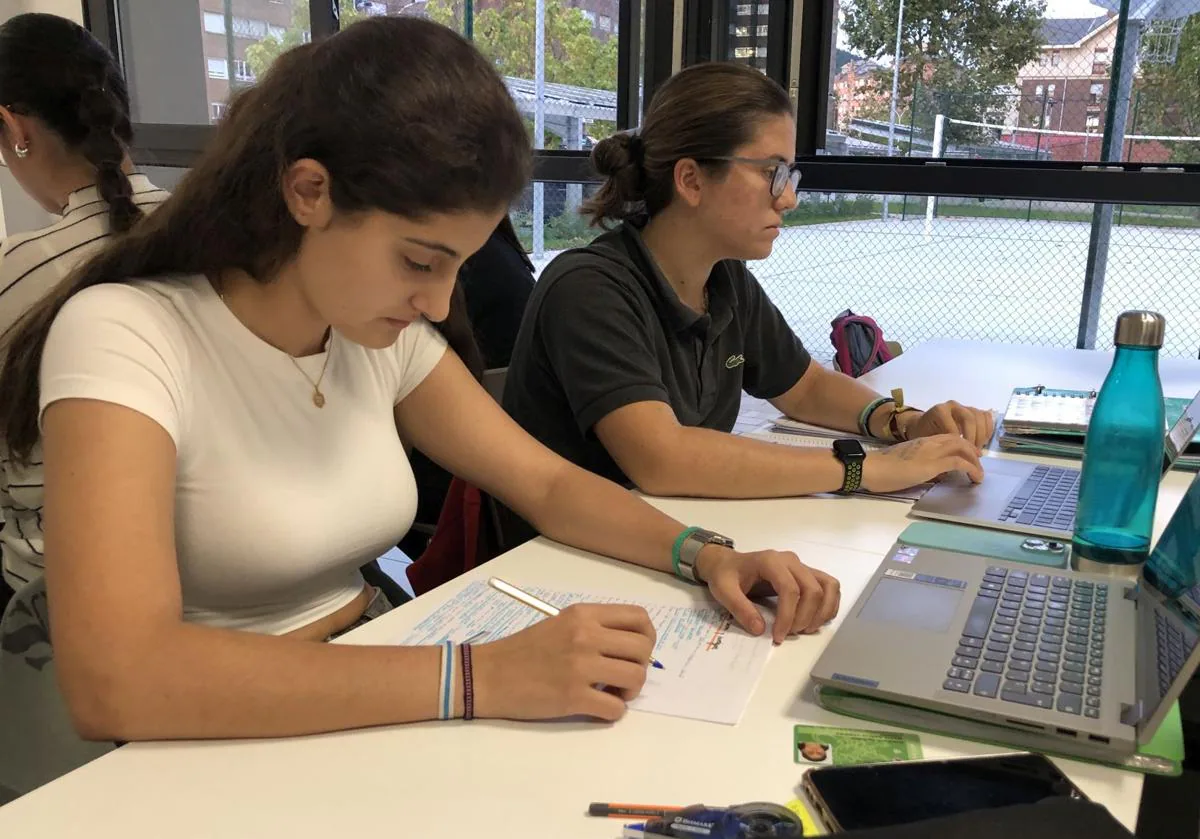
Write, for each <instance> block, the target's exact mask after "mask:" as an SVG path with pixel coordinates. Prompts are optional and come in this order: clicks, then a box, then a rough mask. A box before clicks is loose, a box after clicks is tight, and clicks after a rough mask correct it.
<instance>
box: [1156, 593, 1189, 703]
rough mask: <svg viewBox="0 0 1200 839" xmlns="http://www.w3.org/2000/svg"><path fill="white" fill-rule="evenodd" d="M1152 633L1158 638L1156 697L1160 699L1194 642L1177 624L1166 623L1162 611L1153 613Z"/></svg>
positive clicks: (1185, 659) (1181, 666)
mask: <svg viewBox="0 0 1200 839" xmlns="http://www.w3.org/2000/svg"><path fill="white" fill-rule="evenodd" d="M1154 635H1155V637H1156V638H1157V640H1158V697H1159V699H1161V698H1162V697H1164V696H1166V695H1167V690H1169V689H1170V687H1171V682H1173V681H1175V677H1176V676H1178V675H1179V671H1180V670H1182V669H1183V663H1184V662H1185V661H1187V657H1188V656H1189V655H1191V654H1192V650H1193V649H1195V647H1196V642H1195V641H1189V640H1188V639H1187V638H1186V637H1184V634H1183V633H1182V632H1180V631H1179V628H1178V627H1177V626H1175V625H1174V624H1171V623H1168V622H1167V619H1166V618H1164V617H1163V615H1162V612H1155V613H1154Z"/></svg>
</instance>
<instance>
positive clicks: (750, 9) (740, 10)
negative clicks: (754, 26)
mask: <svg viewBox="0 0 1200 839" xmlns="http://www.w3.org/2000/svg"><path fill="white" fill-rule="evenodd" d="M736 11H737V15H738V17H749V16H750V15H752V14H754V6H752V5H750V4H742V5H739V6H738V7H737V9H736ZM770 11H771V7H770V6H769V5H767V4H766V3H760V4H759V6H758V14H760V15H763V16H764V17H765V16H766V15H767V14H769V13H770Z"/></svg>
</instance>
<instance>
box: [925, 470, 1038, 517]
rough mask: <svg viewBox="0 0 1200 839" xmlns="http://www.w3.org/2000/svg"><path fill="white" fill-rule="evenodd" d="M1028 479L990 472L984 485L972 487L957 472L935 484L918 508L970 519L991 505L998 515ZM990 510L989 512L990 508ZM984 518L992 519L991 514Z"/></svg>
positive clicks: (1025, 476) (961, 474)
mask: <svg viewBox="0 0 1200 839" xmlns="http://www.w3.org/2000/svg"><path fill="white" fill-rule="evenodd" d="M1028 477H1029V476H1028V474H1026V475H1024V476H1022V477H1016V476H1013V475H1005V474H1003V473H1000V474H992V473H990V472H989V473H988V475H987V477H986V478H984V481H983V483H981V484H973V483H971V481H970V479H969V478H967V476H966V475H964V474H963V473H961V472H954V473H951V474H950V475H947V476H946V477H945V478H943V479H942V480H941V481H939V482H938V483H937V484H935V485H934V486H933V489H931V490H930V491H929V492H927V493H926V494H925V497H924V498H923V499H921V501H920V502H918V504H917V509H918V510H929V511H930V512H934V513H943V514H948V515H962V516H968V517H969V516H971V515H972V514H974V515H981V514H982V512H983V511H981V509H980V507H979V505H980V504H982V503H988V504H992V505H994V506H995V510H996V512H999V511H1000V510H1003V509H1004V506H1005V505H1006V504H1007V502H1008V499H1010V498H1012V496H1013V493H1015V492H1016V491H1017V490H1018V489H1020V488H1021V486H1022V485H1024V483H1025V481H1026V479H1027V478H1028ZM988 509H989V511H990V509H991V508H990V507H989V508H988ZM985 517H987V518H990V517H991V515H990V513H989V514H988V515H987V516H985Z"/></svg>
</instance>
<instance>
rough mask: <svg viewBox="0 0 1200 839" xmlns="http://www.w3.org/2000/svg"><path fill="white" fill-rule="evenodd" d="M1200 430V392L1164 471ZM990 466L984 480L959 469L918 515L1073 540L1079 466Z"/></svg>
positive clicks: (1172, 436) (1170, 441)
mask: <svg viewBox="0 0 1200 839" xmlns="http://www.w3.org/2000/svg"><path fill="white" fill-rule="evenodd" d="M1197 428H1200V393H1198V394H1196V396H1195V398H1194V399H1192V401H1191V403H1190V404H1189V405H1188V407H1187V409H1186V410H1185V411H1184V412H1183V414H1182V415H1181V416H1180V417H1179V419H1178V421H1176V423H1175V424H1174V425H1173V426H1171V428H1170V430H1168V431H1167V435H1166V441H1165V444H1164V456H1163V475H1166V473H1167V471H1168V470H1169V469H1170V468H1171V467H1172V466H1173V465H1174V464H1175V461H1176V460H1178V459H1179V456H1180V455H1181V454H1183V452H1184V451H1185V450H1186V449H1187V447H1188V445H1189V444H1190V443H1191V442H1192V437H1193V436H1194V435H1195V433H1196V429H1197ZM984 469H985V470H986V473H987V477H986V478H985V479H984V481H983V482H982V483H979V484H973V483H971V482H970V480H968V479H967V478H966V476H965V475H961V474H957V473H956V474H954V475H951V476H948V477H947V478H945V479H943V480H942V481H939V482H938V483H937V484H935V485H934V486H933V487H932V488H931V489H930V490H929V491H928V492H926V493H925V494H924V495H923V496H922V497H921V499H920V500H919V501H917V503H916V504H914V505H913V508H912V514H913V515H914V516H917V517H918V518H927V519H942V520H945V521H953V522H960V523H962V524H972V525H976V526H979V527H991V528H996V529H999V530H1015V531H1016V532H1018V533H1028V534H1031V535H1034V536H1045V537H1047V538H1050V539H1060V540H1064V541H1069V540H1070V539H1071V535H1072V533H1073V532H1074V530H1075V505H1076V503H1077V501H1078V500H1079V477H1080V475H1081V474H1082V473H1081V472H1080V470H1079V469H1078V468H1075V467H1072V466H1045V465H1042V464H1037V463H1029V462H1027V461H1021V460H1007V459H1003V458H988V459H987V460H986V461H985V463H984Z"/></svg>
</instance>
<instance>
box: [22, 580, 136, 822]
mask: <svg viewBox="0 0 1200 839" xmlns="http://www.w3.org/2000/svg"><path fill="white" fill-rule="evenodd" d="M114 748H116V745H115V744H113V743H107V742H102V743H93V742H89V741H87V740H84V739H82V738H81V737H80V736H79V735H78V734H76V733H75V727H74V725H73V724H72V722H71V716H70V714H69V713H68V711H67V707H66V703H65V702H64V701H63V697H62V693H61V692H60V691H59V689H58V680H57V678H56V676H55V669H54V654H53V651H52V650H51V648H50V620H49V612H48V609H47V601H46V584H45V580H44V579H37V580H34V581H33V582H31V583H28V584H27V585H24V586H22V587H21V588H20V589H18V590H17V591H16V593H15V594H14V595H13V598H12V600H11V601H9V604H8V608H7V609H5V610H4V616H3V618H0V801H2V800H3V799H4V798H5V797H15V796H18V795H24V794H25V793H27V792H29V791H30V790H33V789H35V788H37V787H40V786H41V785H43V784H45V783H48V782H50V781H52V780H54V779H55V778H57V777H59V776H60V775H64V774H66V773H67V772H70V771H71V770H73V769H77V768H78V767H80V766H83V765H84V764H85V763H88V762H90V761H92V760H95V759H96V758H98V757H100V756H101V755H103V754H106V753H107V752H110V751H112V750H113V749H114Z"/></svg>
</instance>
